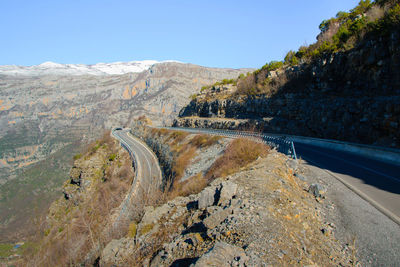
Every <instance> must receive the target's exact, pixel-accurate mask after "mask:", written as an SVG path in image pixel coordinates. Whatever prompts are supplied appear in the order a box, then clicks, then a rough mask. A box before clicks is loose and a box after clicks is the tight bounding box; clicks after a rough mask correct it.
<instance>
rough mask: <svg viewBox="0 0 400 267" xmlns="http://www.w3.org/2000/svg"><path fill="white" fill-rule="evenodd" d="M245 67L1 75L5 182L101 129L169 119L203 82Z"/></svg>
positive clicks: (0, 161) (0, 164)
mask: <svg viewBox="0 0 400 267" xmlns="http://www.w3.org/2000/svg"><path fill="white" fill-rule="evenodd" d="M245 71H246V70H234V69H217V68H206V67H201V66H196V65H191V64H183V63H173V62H169V63H159V64H156V65H153V66H152V67H150V68H149V69H148V70H145V71H143V72H140V73H130V74H124V75H108V76H93V75H83V76H82V75H81V76H76V75H75V76H55V75H45V76H40V75H39V76H37V75H36V76H32V77H29V76H14V75H13V76H6V75H0V148H1V149H0V168H1V169H2V170H4V171H5V172H7V175H4V176H0V183H2V182H4V180H8V179H12V178H13V175H12V174H13V171H15V170H16V169H18V168H19V167H23V166H27V165H30V164H33V163H35V162H38V161H40V160H43V159H44V158H46V157H47V156H48V155H49V154H52V153H54V152H55V151H58V150H59V149H60V148H62V147H64V146H66V145H68V144H71V142H73V141H76V140H81V139H87V138H93V137H96V133H97V132H98V129H104V128H105V129H109V128H110V127H111V126H115V125H128V124H130V123H131V122H132V121H133V119H134V118H136V117H138V116H140V115H143V114H146V115H147V116H148V117H150V119H151V120H152V121H153V122H154V123H155V124H163V123H168V122H170V121H172V119H173V118H174V117H175V115H176V114H177V112H178V111H179V110H180V109H181V108H182V107H183V106H184V105H186V104H187V103H188V102H189V96H190V95H191V94H193V93H195V92H197V91H198V90H199V89H200V87H201V86H203V85H206V84H209V83H212V82H215V81H217V80H220V79H223V78H232V77H236V76H237V75H239V74H240V73H242V72H245ZM97 137H98V136H97ZM15 139H17V140H15ZM5 172H3V173H5Z"/></svg>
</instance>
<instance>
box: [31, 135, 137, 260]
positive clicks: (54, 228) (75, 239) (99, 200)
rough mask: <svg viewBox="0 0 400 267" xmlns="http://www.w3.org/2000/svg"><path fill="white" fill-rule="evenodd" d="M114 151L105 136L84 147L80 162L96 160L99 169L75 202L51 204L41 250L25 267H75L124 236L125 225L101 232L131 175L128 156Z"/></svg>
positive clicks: (104, 228)
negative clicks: (85, 148) (98, 161)
mask: <svg viewBox="0 0 400 267" xmlns="http://www.w3.org/2000/svg"><path fill="white" fill-rule="evenodd" d="M118 148H119V146H118V144H117V143H116V142H115V141H114V140H113V139H112V138H111V137H110V135H109V133H106V134H104V136H103V138H101V139H100V140H98V141H96V142H94V143H93V144H91V145H90V146H88V149H87V150H86V153H85V154H84V157H83V159H80V160H87V159H90V158H91V157H96V158H99V157H100V158H101V159H102V160H103V162H104V164H103V166H102V168H101V169H100V170H93V173H92V175H93V177H91V178H90V179H91V185H90V189H86V190H87V191H86V192H85V193H84V195H80V194H79V193H78V191H77V192H76V195H77V196H78V198H77V199H74V200H66V199H64V198H60V199H59V200H58V201H57V202H55V203H54V204H53V206H52V209H51V212H50V213H49V215H48V218H49V220H48V221H47V224H46V225H45V228H44V229H42V232H41V238H40V239H39V240H40V241H39V243H40V247H41V248H40V249H39V250H38V252H37V253H34V255H29V258H27V265H29V266H76V265H78V264H79V263H81V262H82V261H83V260H84V257H85V256H86V255H87V253H88V252H89V251H91V250H92V249H95V250H99V249H101V248H103V247H104V246H105V244H107V243H108V242H109V241H110V240H111V239H113V238H116V237H121V236H125V235H126V234H127V232H128V230H129V229H128V228H129V224H128V223H127V224H126V225H125V224H124V225H123V226H122V227H121V229H119V232H118V233H110V232H108V231H105V230H106V229H108V228H107V227H108V226H109V223H110V214H111V213H112V210H113V209H115V208H116V207H118V206H119V204H120V203H121V201H122V200H123V198H124V197H125V195H126V193H127V192H128V190H129V187H130V185H131V183H132V179H133V175H134V173H133V170H132V168H131V160H130V158H129V155H128V153H126V152H125V151H123V152H120V153H119V152H118ZM113 154H115V155H116V157H114V156H112V155H113ZM110 158H112V160H110ZM93 260H94V259H93Z"/></svg>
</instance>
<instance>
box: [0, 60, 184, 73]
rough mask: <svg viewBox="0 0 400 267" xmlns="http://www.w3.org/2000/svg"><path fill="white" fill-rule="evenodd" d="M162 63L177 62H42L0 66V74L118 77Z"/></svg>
mask: <svg viewBox="0 0 400 267" xmlns="http://www.w3.org/2000/svg"><path fill="white" fill-rule="evenodd" d="M163 62H177V61H172V60H169V61H156V60H143V61H130V62H114V63H98V64H94V65H84V64H59V63H54V62H50V61H48V62H44V63H42V64H40V65H35V66H16V65H4V66H0V74H4V75H12V76H19V75H21V76H42V75H96V76H102V75H120V74H126V73H132V72H134V73H138V72H142V71H145V70H148V69H149V68H150V67H151V66H153V65H154V64H159V63H163Z"/></svg>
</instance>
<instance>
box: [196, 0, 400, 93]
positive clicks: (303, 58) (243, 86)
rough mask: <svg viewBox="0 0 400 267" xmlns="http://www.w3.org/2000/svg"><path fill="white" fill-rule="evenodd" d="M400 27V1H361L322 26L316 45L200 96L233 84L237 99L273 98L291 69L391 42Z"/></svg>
mask: <svg viewBox="0 0 400 267" xmlns="http://www.w3.org/2000/svg"><path fill="white" fill-rule="evenodd" d="M399 27H400V4H399V3H398V1H393V0H382V1H375V2H371V1H370V0H361V1H360V2H359V4H358V5H357V6H356V7H355V8H353V9H351V10H350V11H349V12H342V11H341V12H338V13H337V15H336V17H334V18H331V19H327V20H324V21H323V22H321V24H320V25H319V28H320V31H321V32H320V34H319V35H318V37H317V42H316V43H314V44H311V45H309V46H301V47H300V48H299V49H298V50H297V51H289V52H288V53H287V55H286V56H285V58H284V60H283V61H271V62H269V63H266V64H265V65H264V66H262V67H261V68H260V69H258V70H256V71H254V72H252V73H247V75H243V74H241V75H240V76H239V77H238V78H237V79H231V80H223V81H221V82H217V83H215V84H213V85H210V86H203V87H202V89H201V93H202V94H203V95H204V94H207V93H208V95H209V97H212V96H211V95H212V93H210V90H211V91H212V89H213V88H215V87H221V86H224V85H228V84H231V85H233V86H236V87H237V89H236V90H233V91H232V92H231V93H234V95H236V96H237V95H252V96H256V95H260V94H263V95H268V96H271V95H273V94H275V93H276V92H277V91H278V90H279V89H280V88H281V87H283V86H284V85H286V84H287V82H288V81H289V80H290V79H291V78H292V77H290V75H289V76H288V75H286V73H285V72H286V71H287V70H288V69H290V68H292V67H298V66H300V65H304V64H308V65H312V64H315V62H316V61H318V60H321V59H324V58H328V57H329V55H331V54H334V53H339V52H345V51H349V50H351V49H354V48H356V47H357V46H358V45H359V44H360V43H363V42H364V41H365V40H368V39H372V38H373V39H381V40H385V39H389V38H391V36H390V35H391V33H392V32H393V31H398V29H399ZM218 91H220V90H218ZM222 95H223V94H222ZM234 95H233V96H234ZM209 97H208V98H209ZM219 97H221V94H219ZM222 97H223V96H222ZM194 98H195V97H193V99H194Z"/></svg>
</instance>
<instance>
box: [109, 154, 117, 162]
mask: <svg viewBox="0 0 400 267" xmlns="http://www.w3.org/2000/svg"><path fill="white" fill-rule="evenodd" d="M116 157H117V155H116V154H111V155H110V156H109V157H108V160H109V161H114V160H115V158H116Z"/></svg>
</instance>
